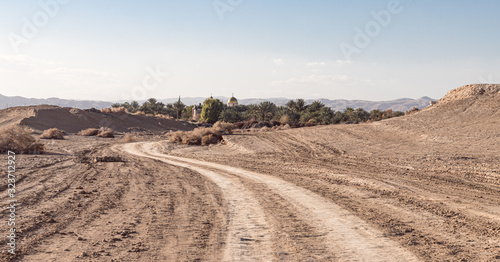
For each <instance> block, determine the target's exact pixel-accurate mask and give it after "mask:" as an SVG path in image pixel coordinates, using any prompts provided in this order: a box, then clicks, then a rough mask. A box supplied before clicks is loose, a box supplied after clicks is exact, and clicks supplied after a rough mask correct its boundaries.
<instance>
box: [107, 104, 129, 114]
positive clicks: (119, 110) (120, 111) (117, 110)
mask: <svg viewBox="0 0 500 262" xmlns="http://www.w3.org/2000/svg"><path fill="white" fill-rule="evenodd" d="M111 112H113V113H118V114H128V110H127V109H126V108H125V107H123V106H121V107H113V108H111Z"/></svg>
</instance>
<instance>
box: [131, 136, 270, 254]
mask: <svg viewBox="0 0 500 262" xmlns="http://www.w3.org/2000/svg"><path fill="white" fill-rule="evenodd" d="M124 149H125V151H127V152H129V153H132V154H135V155H137V156H142V157H148V158H152V159H156V160H160V161H162V162H165V163H167V164H171V165H176V166H180V167H184V168H189V169H191V170H193V171H196V172H198V173H200V174H201V175H203V176H205V177H207V178H209V179H211V180H212V181H213V182H214V183H215V184H217V186H219V187H220V188H221V189H222V192H223V194H224V197H225V198H226V199H227V200H228V207H229V215H230V217H229V223H228V224H229V225H228V231H229V232H228V234H227V239H226V248H225V251H224V258H223V261H271V260H272V251H271V239H270V238H271V237H270V233H269V232H270V230H269V228H268V225H267V223H266V218H265V216H264V212H263V211H262V210H261V207H260V205H259V203H258V202H257V200H256V199H255V198H254V197H252V193H251V192H249V191H248V190H247V189H246V188H245V187H244V186H243V185H242V184H241V182H239V181H238V180H237V179H235V178H234V177H227V176H224V175H221V174H218V173H215V172H212V171H210V170H206V169H203V168H200V167H196V166H193V165H190V164H187V163H181V162H177V161H170V160H168V159H167V158H166V157H159V156H153V155H152V154H147V153H145V152H144V151H142V150H141V149H142V148H141V147H140V145H136V144H128V145H125V146H124Z"/></svg>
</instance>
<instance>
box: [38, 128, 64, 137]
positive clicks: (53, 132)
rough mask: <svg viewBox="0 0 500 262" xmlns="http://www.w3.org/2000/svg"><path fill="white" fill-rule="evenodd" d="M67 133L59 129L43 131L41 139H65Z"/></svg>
mask: <svg viewBox="0 0 500 262" xmlns="http://www.w3.org/2000/svg"><path fill="white" fill-rule="evenodd" d="M65 134H66V133H65V132H64V131H62V130H59V129H57V128H51V129H47V130H45V131H43V133H42V134H41V135H40V138H41V139H64V135H65Z"/></svg>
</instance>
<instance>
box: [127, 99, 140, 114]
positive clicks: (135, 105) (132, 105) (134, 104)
mask: <svg viewBox="0 0 500 262" xmlns="http://www.w3.org/2000/svg"><path fill="white" fill-rule="evenodd" d="M140 107H141V106H140V105H139V103H138V102H137V101H132V103H130V110H129V112H131V113H135V112H137V111H138V110H139V108H140Z"/></svg>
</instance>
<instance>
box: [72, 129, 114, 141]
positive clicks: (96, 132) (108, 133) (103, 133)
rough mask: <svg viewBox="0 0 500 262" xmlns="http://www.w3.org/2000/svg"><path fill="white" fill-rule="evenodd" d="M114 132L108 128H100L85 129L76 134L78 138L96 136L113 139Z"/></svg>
mask: <svg viewBox="0 0 500 262" xmlns="http://www.w3.org/2000/svg"><path fill="white" fill-rule="evenodd" d="M114 133H115V132H114V131H113V129H111V128H108V127H101V128H100V129H97V128H87V129H85V130H81V131H80V132H78V135H79V136H97V137H104V138H113V137H115V134H114Z"/></svg>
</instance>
